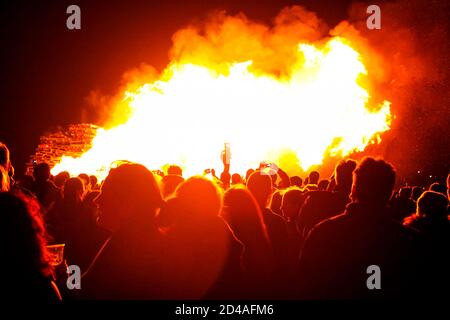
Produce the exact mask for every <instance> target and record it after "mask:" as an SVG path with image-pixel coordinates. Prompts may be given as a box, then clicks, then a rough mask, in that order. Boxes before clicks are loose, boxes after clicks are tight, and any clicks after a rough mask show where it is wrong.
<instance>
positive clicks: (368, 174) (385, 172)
mask: <svg viewBox="0 0 450 320" xmlns="http://www.w3.org/2000/svg"><path fill="white" fill-rule="evenodd" d="M394 184H395V171H394V168H393V167H392V166H391V165H390V164H389V163H387V162H385V161H383V160H377V159H374V158H370V157H367V158H364V159H363V161H362V162H361V163H360V164H359V165H358V167H357V168H356V169H355V171H354V180H353V187H352V193H351V198H352V200H353V201H356V202H359V203H362V204H366V205H369V206H374V207H384V206H385V205H386V204H387V202H388V201H389V199H390V197H391V195H392V190H393V188H394Z"/></svg>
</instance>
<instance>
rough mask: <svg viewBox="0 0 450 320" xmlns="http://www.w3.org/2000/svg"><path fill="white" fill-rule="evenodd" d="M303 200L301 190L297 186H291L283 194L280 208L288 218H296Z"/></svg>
mask: <svg viewBox="0 0 450 320" xmlns="http://www.w3.org/2000/svg"><path fill="white" fill-rule="evenodd" d="M303 201H304V196H303V192H302V191H301V190H300V189H298V188H297V187H291V188H289V189H288V190H286V191H285V192H284V194H283V201H282V204H281V210H282V212H283V216H284V217H286V219H288V220H293V219H296V218H297V216H298V213H299V211H300V207H301V206H302V204H303Z"/></svg>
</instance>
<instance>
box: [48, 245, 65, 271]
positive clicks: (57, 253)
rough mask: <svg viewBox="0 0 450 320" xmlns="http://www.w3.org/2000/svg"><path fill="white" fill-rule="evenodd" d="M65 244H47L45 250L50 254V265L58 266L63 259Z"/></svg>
mask: <svg viewBox="0 0 450 320" xmlns="http://www.w3.org/2000/svg"><path fill="white" fill-rule="evenodd" d="M64 247H65V244H64V243H63V244H52V245H49V246H47V251H48V252H49V254H50V264H51V265H52V266H59V265H60V264H61V263H62V262H63V260H64Z"/></svg>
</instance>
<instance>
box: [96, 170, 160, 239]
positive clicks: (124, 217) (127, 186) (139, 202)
mask: <svg viewBox="0 0 450 320" xmlns="http://www.w3.org/2000/svg"><path fill="white" fill-rule="evenodd" d="M162 202H163V200H162V197H161V193H160V190H159V187H158V184H157V182H156V180H155V177H154V176H153V174H152V173H151V172H150V171H149V170H148V169H147V168H146V167H144V166H143V165H141V164H137V163H124V164H121V165H119V166H118V167H117V168H113V169H111V170H110V172H109V174H108V176H107V177H106V179H105V181H104V182H103V185H102V188H101V193H100V195H99V197H98V198H97V199H96V203H97V204H98V206H99V209H100V216H99V222H100V224H101V225H103V226H104V227H105V228H107V229H109V230H112V231H114V230H117V229H119V228H121V227H122V226H125V225H128V224H136V223H137V224H140V223H141V222H144V223H146V224H148V223H150V224H153V223H154V221H155V215H156V211H157V209H158V208H160V206H161V204H162Z"/></svg>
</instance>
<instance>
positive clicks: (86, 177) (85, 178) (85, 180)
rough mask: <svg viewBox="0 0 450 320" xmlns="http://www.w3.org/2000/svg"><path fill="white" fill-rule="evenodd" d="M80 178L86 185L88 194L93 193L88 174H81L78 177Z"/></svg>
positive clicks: (85, 188)
mask: <svg viewBox="0 0 450 320" xmlns="http://www.w3.org/2000/svg"><path fill="white" fill-rule="evenodd" d="M78 178H80V179H81V181H82V182H83V184H84V190H85V191H86V192H89V191H91V179H90V178H89V175H88V174H86V173H80V174H79V175H78Z"/></svg>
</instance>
